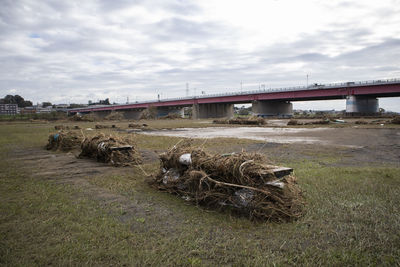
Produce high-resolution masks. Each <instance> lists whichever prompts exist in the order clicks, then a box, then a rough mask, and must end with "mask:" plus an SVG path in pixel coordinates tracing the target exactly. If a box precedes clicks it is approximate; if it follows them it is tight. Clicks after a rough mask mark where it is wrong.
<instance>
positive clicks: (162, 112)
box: [157, 107, 185, 118]
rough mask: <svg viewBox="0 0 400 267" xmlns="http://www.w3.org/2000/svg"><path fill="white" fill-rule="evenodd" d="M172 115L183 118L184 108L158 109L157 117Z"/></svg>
mask: <svg viewBox="0 0 400 267" xmlns="http://www.w3.org/2000/svg"><path fill="white" fill-rule="evenodd" d="M170 113H173V114H178V115H179V116H180V117H181V118H183V117H184V115H185V113H184V110H183V107H157V117H164V116H167V115H168V114H170Z"/></svg>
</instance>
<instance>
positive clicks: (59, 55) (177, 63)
mask: <svg viewBox="0 0 400 267" xmlns="http://www.w3.org/2000/svg"><path fill="white" fill-rule="evenodd" d="M351 7H353V8H354V3H353V2H347V1H346V2H341V3H339V4H337V8H339V9H340V8H351ZM360 8H362V7H360ZM130 9H132V10H134V11H135V12H136V11H137V12H136V13H135V12H134V13H132V14H135V15H131V14H130V13H129V12H128V13H124V12H125V11H126V10H130ZM368 12H369V11H368ZM396 12H397V11H396V9H392V10H391V9H390V8H385V7H382V8H380V9H379V10H377V13H378V15H376V16H377V18H378V17H379V18H381V17H382V21H386V20H387V21H389V20H390V21H391V22H393V21H394V20H396V19H397V18H396V17H395V16H394V15H395V14H397V15H398V12H397V13H396ZM153 14H157V15H154V16H153ZM203 15H204V14H203V10H202V8H201V7H200V6H199V4H197V3H196V2H194V1H181V0H171V1H161V0H152V1H144V0H140V1H125V0H118V1H105V0H103V1H98V2H97V1H93V2H92V1H84V2H82V1H79V2H78V1H61V2H60V1H29V0H25V1H23V0H21V1H10V0H5V1H2V8H1V9H0V60H1V62H2V65H1V67H0V97H1V95H5V94H7V93H8V92H9V91H10V90H12V89H13V90H16V91H17V92H18V93H19V94H21V95H23V96H24V97H25V98H27V99H32V100H33V101H34V102H41V101H47V100H49V101H52V102H58V103H59V102H86V101H87V100H89V99H88V98H91V99H92V100H96V99H100V98H104V97H110V98H111V101H120V102H124V101H125V99H126V97H127V96H129V97H130V99H131V100H134V99H139V100H140V99H151V98H155V97H156V95H157V94H158V93H160V92H162V94H163V97H165V96H167V97H176V96H183V95H185V84H186V82H189V83H190V87H191V88H192V91H191V92H193V90H194V88H197V92H200V91H201V90H204V91H206V92H207V93H213V92H216V91H218V92H222V91H226V90H229V91H231V90H232V89H236V90H238V89H239V85H240V82H241V81H242V82H243V83H244V87H245V89H249V90H250V89H257V88H258V86H259V85H260V84H266V86H267V87H280V86H291V85H301V84H304V83H305V75H306V74H309V76H310V82H334V81H348V80H363V79H375V78H385V77H387V78H391V77H400V65H399V63H398V62H400V61H399V59H400V36H391V37H387V36H385V35H382V36H380V37H379V38H373V36H374V34H376V31H374V29H373V28H368V27H366V26H365V25H363V24H360V25H358V24H354V25H350V26H349V25H348V24H346V23H344V22H339V23H332V24H331V25H330V27H329V29H324V30H320V31H317V32H308V33H303V34H299V35H298V36H297V38H295V39H294V40H292V41H286V40H281V41H279V42H272V41H270V40H269V39H266V40H265V41H263V42H260V43H259V45H258V46H256V47H255V48H253V49H243V48H241V43H242V41H243V40H245V39H246V38H247V36H246V35H242V33H241V32H240V31H239V30H238V29H236V28H235V27H233V26H229V24H227V23H223V22H218V21H212V20H207V19H199V17H202V16H203ZM383 23H385V22H383ZM388 23H389V22H388ZM399 106H400V105H399Z"/></svg>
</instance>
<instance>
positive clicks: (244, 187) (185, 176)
mask: <svg viewBox="0 0 400 267" xmlns="http://www.w3.org/2000/svg"><path fill="white" fill-rule="evenodd" d="M189 159H190V160H189ZM160 160H161V167H160V172H159V173H158V175H157V176H155V177H153V180H152V181H151V182H150V183H151V184H152V185H153V186H154V187H156V188H158V189H160V190H165V191H167V192H170V193H173V194H177V195H179V196H180V197H182V198H183V199H185V200H187V201H190V202H192V203H195V204H198V205H202V206H206V207H209V208H216V209H229V210H231V211H232V212H234V213H237V214H241V215H244V216H247V217H249V218H251V219H260V220H267V221H275V222H283V221H292V220H295V219H297V218H299V217H300V216H301V215H302V214H303V210H304V201H303V197H302V193H301V190H300V188H299V187H298V185H297V183H296V178H295V177H294V176H293V175H292V174H291V173H292V171H293V170H292V169H290V168H284V167H277V166H274V165H271V164H269V163H268V161H267V159H266V158H265V157H264V156H262V155H261V154H249V153H245V152H242V153H235V154H224V155H219V154H215V155H214V154H209V153H206V152H204V151H203V150H202V149H199V148H194V147H192V146H191V144H190V142H182V143H180V144H177V145H175V146H174V147H173V148H172V149H170V150H169V151H168V152H166V153H163V154H161V155H160Z"/></svg>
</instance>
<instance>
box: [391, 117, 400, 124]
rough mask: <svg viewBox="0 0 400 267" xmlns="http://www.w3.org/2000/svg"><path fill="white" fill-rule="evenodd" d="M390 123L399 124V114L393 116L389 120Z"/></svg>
mask: <svg viewBox="0 0 400 267" xmlns="http://www.w3.org/2000/svg"><path fill="white" fill-rule="evenodd" d="M391 123H393V124H400V116H397V117H395V118H394V119H392V120H391Z"/></svg>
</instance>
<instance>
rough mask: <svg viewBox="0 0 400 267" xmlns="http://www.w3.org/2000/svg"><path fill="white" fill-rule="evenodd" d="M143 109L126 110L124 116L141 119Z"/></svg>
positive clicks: (129, 118)
mask: <svg viewBox="0 0 400 267" xmlns="http://www.w3.org/2000/svg"><path fill="white" fill-rule="evenodd" d="M142 111H143V110H140V109H132V110H125V111H124V118H125V119H128V120H139V119H140V115H142Z"/></svg>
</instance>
